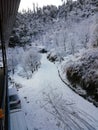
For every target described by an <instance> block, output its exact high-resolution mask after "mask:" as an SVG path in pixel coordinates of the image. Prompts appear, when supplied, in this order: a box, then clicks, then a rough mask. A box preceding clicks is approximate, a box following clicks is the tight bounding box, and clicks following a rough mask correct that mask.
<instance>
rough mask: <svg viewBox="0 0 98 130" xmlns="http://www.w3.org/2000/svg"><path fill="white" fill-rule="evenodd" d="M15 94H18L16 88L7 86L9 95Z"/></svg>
mask: <svg viewBox="0 0 98 130" xmlns="http://www.w3.org/2000/svg"><path fill="white" fill-rule="evenodd" d="M16 94H18V93H17V89H16V88H15V87H13V88H9V96H11V95H16Z"/></svg>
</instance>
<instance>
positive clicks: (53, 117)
mask: <svg viewBox="0 0 98 130" xmlns="http://www.w3.org/2000/svg"><path fill="white" fill-rule="evenodd" d="M13 79H14V80H15V82H16V83H19V84H21V85H22V87H21V88H19V95H20V98H21V100H22V108H23V111H24V113H25V118H26V122H27V126H28V129H29V130H98V108H96V107H95V106H94V105H93V104H92V103H89V102H88V101H86V100H85V99H83V98H82V97H80V96H79V95H77V94H76V93H74V92H73V91H72V90H71V89H70V88H69V87H68V86H66V85H65V84H64V83H63V82H62V81H61V79H60V78H59V76H58V70H57V67H56V65H55V64H53V63H51V62H49V61H48V60H47V58H46V54H42V59H41V67H40V69H38V71H36V73H35V74H34V75H33V76H32V78H31V79H28V80H27V79H25V78H22V77H20V76H19V75H18V71H17V73H16V74H15V75H14V76H13Z"/></svg>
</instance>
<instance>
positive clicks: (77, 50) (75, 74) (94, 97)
mask: <svg viewBox="0 0 98 130" xmlns="http://www.w3.org/2000/svg"><path fill="white" fill-rule="evenodd" d="M9 46H10V47H14V49H13V48H10V49H9V54H8V55H9V56H10V53H11V52H13V54H14V56H12V57H11V60H10V62H11V63H9V65H10V64H12V61H13V69H16V70H17V66H19V64H20V66H21V67H22V68H21V67H20V68H19V69H20V70H21V71H20V72H19V75H20V76H22V77H27V78H28V79H29V78H30V77H32V74H33V72H34V71H35V70H36V69H38V68H39V67H40V59H41V55H40V54H39V49H38V48H40V49H41V48H44V50H45V51H46V52H48V53H47V58H48V59H49V60H50V61H52V62H56V63H57V61H59V68H60V71H61V74H62V75H61V77H63V79H64V80H65V81H66V79H68V83H69V84H70V85H71V86H72V88H73V90H74V91H76V92H77V93H78V94H80V95H81V96H83V97H85V98H86V99H87V100H89V101H91V102H93V103H94V105H96V106H98V78H97V77H98V74H97V69H98V61H97V58H98V57H97V54H98V52H97V51H98V1H97V0H77V1H72V0H68V1H67V3H63V4H62V6H59V7H56V6H52V5H51V6H45V7H43V8H38V7H35V6H34V9H33V11H31V10H28V11H25V10H24V11H23V12H21V13H18V15H17V19H16V23H15V27H14V29H13V32H12V35H11V37H10V44H9ZM20 47H22V48H20ZM33 49H34V50H35V51H34V52H33ZM28 50H30V51H29V52H30V53H29V52H28ZM21 53H22V54H23V55H21ZM13 54H12V55H13ZM16 55H17V57H20V55H21V58H22V60H21V62H20V60H19V59H20V58H19V59H17V58H16ZM30 58H32V59H34V60H30ZM13 59H14V60H13ZM27 59H28V60H27ZM27 63H28V64H27ZM29 63H30V64H29ZM14 64H15V65H14ZM25 64H26V65H25ZM10 66H11V65H10ZM57 66H58V65H57ZM32 68H33V69H32ZM10 70H11V68H10ZM80 90H81V91H82V92H83V93H80ZM84 91H85V92H84ZM84 93H85V94H84Z"/></svg>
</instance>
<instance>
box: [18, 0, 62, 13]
mask: <svg viewBox="0 0 98 130" xmlns="http://www.w3.org/2000/svg"><path fill="white" fill-rule="evenodd" d="M33 3H35V4H36V3H38V6H39V7H42V6H43V5H56V6H58V5H61V4H62V2H61V0H21V3H20V7H19V11H20V10H22V9H28V8H30V9H33Z"/></svg>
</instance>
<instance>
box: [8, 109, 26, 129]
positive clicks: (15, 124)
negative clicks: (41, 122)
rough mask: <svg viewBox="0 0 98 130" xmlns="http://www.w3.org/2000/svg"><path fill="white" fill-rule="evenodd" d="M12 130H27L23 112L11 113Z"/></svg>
mask: <svg viewBox="0 0 98 130" xmlns="http://www.w3.org/2000/svg"><path fill="white" fill-rule="evenodd" d="M10 121H11V130H27V126H26V120H25V116H24V113H23V111H17V112H14V113H10Z"/></svg>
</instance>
